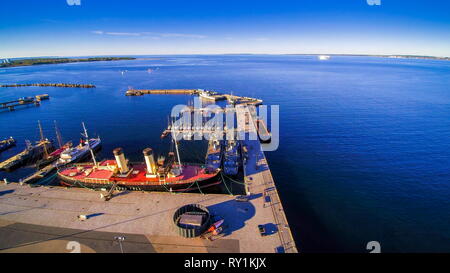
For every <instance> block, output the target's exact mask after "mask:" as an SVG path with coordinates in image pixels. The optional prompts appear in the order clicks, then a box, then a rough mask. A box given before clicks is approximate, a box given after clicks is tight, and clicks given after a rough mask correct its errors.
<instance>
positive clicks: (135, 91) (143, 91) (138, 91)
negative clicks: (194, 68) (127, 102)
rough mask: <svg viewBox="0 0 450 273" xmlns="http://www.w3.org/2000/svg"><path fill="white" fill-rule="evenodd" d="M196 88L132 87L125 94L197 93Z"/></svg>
mask: <svg viewBox="0 0 450 273" xmlns="http://www.w3.org/2000/svg"><path fill="white" fill-rule="evenodd" d="M196 92H197V90H196V89H130V90H127V92H125V96H142V95H146V94H172V95H182V94H189V95H192V94H196Z"/></svg>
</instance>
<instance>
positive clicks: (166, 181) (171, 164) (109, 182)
mask: <svg viewBox="0 0 450 273" xmlns="http://www.w3.org/2000/svg"><path fill="white" fill-rule="evenodd" d="M172 127H173V126H172ZM172 139H173V141H174V142H175V148H176V154H177V157H175V153H174V152H169V155H168V159H167V160H166V158H164V157H159V158H158V160H157V161H155V157H154V154H153V150H152V149H151V148H146V149H144V150H143V154H144V159H145V162H141V163H129V162H128V160H127V159H126V158H125V155H124V153H123V150H122V148H116V149H114V151H113V153H114V157H115V160H104V161H102V162H100V163H97V161H96V160H95V157H94V154H93V152H92V149H91V155H92V160H93V162H92V163H79V164H73V165H71V166H68V167H66V168H63V169H60V170H59V171H58V177H59V178H60V179H61V183H62V184H63V185H68V186H79V187H87V188H94V189H95V188H106V189H111V188H119V189H127V190H140V191H170V192H172V191H173V192H185V191H192V190H197V189H201V188H206V187H211V186H214V185H218V184H220V183H221V181H220V179H219V177H218V176H219V173H220V169H208V168H205V167H204V166H200V165H198V164H190V163H181V161H180V155H179V152H178V144H177V141H176V140H175V137H173V133H172ZM87 146H88V147H91V146H90V145H87Z"/></svg>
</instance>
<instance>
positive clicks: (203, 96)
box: [198, 90, 216, 101]
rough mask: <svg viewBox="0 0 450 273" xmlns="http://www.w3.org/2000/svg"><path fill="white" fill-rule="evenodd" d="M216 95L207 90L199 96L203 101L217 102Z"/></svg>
mask: <svg viewBox="0 0 450 273" xmlns="http://www.w3.org/2000/svg"><path fill="white" fill-rule="evenodd" d="M214 95H215V93H213V92H211V91H206V90H200V92H199V94H198V96H199V97H200V98H201V99H205V100H213V101H215V100H216V97H214Z"/></svg>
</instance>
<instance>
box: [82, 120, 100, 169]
mask: <svg viewBox="0 0 450 273" xmlns="http://www.w3.org/2000/svg"><path fill="white" fill-rule="evenodd" d="M81 124H83V129H84V135H85V136H86V142H87V146H88V148H89V151H90V152H91V156H92V161H93V162H94V165H95V166H97V160H96V159H95V155H94V151H92V148H91V145H90V144H89V136H88V132H87V130H86V126H84V122H82V123H81Z"/></svg>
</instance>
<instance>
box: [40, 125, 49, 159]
mask: <svg viewBox="0 0 450 273" xmlns="http://www.w3.org/2000/svg"><path fill="white" fill-rule="evenodd" d="M38 126H39V133H40V135H41V143H44V157H45V158H48V152H47V145H46V144H47V143H46V141H45V139H44V133H43V132H42V126H41V121H40V120H38Z"/></svg>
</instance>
